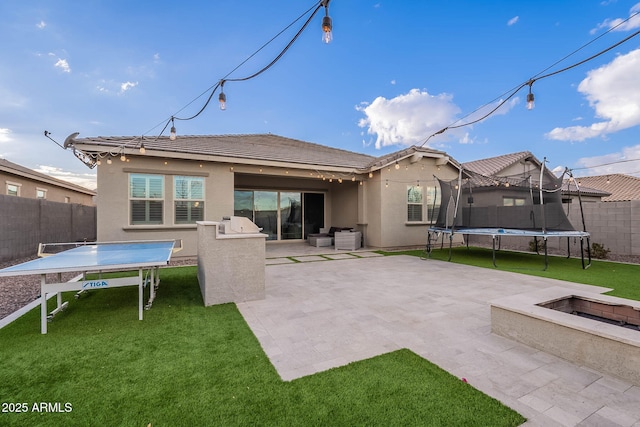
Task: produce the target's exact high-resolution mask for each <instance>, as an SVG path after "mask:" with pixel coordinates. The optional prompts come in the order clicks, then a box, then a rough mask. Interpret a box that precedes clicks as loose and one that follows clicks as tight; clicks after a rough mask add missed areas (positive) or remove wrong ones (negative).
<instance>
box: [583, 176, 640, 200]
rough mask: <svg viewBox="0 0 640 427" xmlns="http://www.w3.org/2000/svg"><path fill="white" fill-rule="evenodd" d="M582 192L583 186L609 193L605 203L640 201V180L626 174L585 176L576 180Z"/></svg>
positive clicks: (604, 198)
mask: <svg viewBox="0 0 640 427" xmlns="http://www.w3.org/2000/svg"><path fill="white" fill-rule="evenodd" d="M576 181H578V185H579V186H580V191H582V188H583V186H584V187H589V188H594V189H597V190H600V191H604V192H607V193H609V195H608V196H606V197H603V198H602V201H603V202H624V201H627V200H640V178H637V177H635V176H630V175H624V174H619V173H616V174H611V175H598V176H583V177H579V178H576Z"/></svg>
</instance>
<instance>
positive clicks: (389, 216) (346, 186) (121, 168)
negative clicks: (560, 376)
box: [65, 134, 460, 256]
mask: <svg viewBox="0 0 640 427" xmlns="http://www.w3.org/2000/svg"><path fill="white" fill-rule="evenodd" d="M65 146H67V147H70V148H72V149H73V150H76V152H80V153H82V154H83V155H84V158H85V159H86V162H85V163H87V164H88V165H89V166H91V167H93V166H97V170H98V173H97V176H98V187H99V188H100V191H99V192H98V195H97V205H98V214H97V224H98V226H97V227H98V228H97V236H98V240H102V241H110V240H143V239H163V238H171V239H182V240H183V245H184V249H183V251H182V252H181V254H182V255H184V256H192V255H195V254H196V250H197V233H196V224H195V223H196V221H201V220H210V221H219V220H221V219H222V218H223V217H226V216H232V215H235V216H245V217H248V218H250V219H251V220H252V221H254V222H255V223H256V224H257V225H258V226H259V227H262V228H263V233H266V234H268V238H267V240H268V241H270V242H272V243H276V242H285V241H304V240H305V239H306V238H307V236H308V235H309V234H310V233H316V232H318V231H319V230H320V228H324V227H330V226H337V227H351V228H353V229H356V230H359V231H361V232H362V235H363V240H364V243H365V244H366V245H367V246H369V247H379V248H389V247H400V246H422V245H424V244H425V242H426V235H427V229H428V227H429V225H430V224H431V219H432V218H433V217H434V215H433V212H434V209H437V208H438V207H439V203H440V200H439V192H438V191H437V181H436V178H435V177H439V178H441V179H453V178H455V177H457V176H458V174H459V169H460V165H459V164H458V163H457V162H455V161H454V160H453V159H451V158H450V157H449V156H448V155H447V154H446V153H444V152H442V151H437V150H432V149H429V148H422V147H415V146H413V147H409V148H406V149H404V150H400V151H397V152H395V153H391V154H388V155H385V156H381V157H373V156H369V155H366V154H361V153H355V152H351V151H346V150H341V149H337V148H332V147H327V146H323V145H319V144H315V143H310V142H305V141H299V140H295V139H291V138H286V137H282V136H277V135H272V134H258V135H220V136H178V137H176V138H175V139H172V138H171V137H163V136H161V137H158V138H150V139H146V138H145V139H142V138H139V137H90V138H77V135H76V134H73V135H70V136H69V138H67V141H66V142H65ZM272 243H270V244H272Z"/></svg>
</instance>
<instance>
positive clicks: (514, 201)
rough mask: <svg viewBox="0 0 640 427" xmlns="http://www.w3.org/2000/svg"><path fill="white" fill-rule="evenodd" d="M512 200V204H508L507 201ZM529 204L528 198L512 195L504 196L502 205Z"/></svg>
mask: <svg viewBox="0 0 640 427" xmlns="http://www.w3.org/2000/svg"><path fill="white" fill-rule="evenodd" d="M509 200H510V201H511V204H507V201H509ZM526 204H527V199H526V198H524V197H512V196H503V197H502V206H505V207H516V206H525V205H526Z"/></svg>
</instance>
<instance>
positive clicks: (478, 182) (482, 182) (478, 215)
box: [426, 162, 591, 270]
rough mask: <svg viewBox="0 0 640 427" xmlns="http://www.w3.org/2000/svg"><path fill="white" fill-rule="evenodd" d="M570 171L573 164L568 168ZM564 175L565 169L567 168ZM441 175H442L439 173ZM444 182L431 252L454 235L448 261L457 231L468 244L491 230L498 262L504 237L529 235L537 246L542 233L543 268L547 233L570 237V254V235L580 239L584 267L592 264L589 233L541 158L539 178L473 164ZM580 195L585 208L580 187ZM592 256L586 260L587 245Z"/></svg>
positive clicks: (429, 240) (430, 233) (559, 181)
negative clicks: (572, 215)
mask: <svg viewBox="0 0 640 427" xmlns="http://www.w3.org/2000/svg"><path fill="white" fill-rule="evenodd" d="M567 172H569V171H568V170H566V171H565V173H567ZM563 176H564V174H563ZM436 179H438V178H437V177H436ZM438 181H439V184H440V191H441V197H440V200H441V201H442V202H441V206H440V209H436V208H435V206H434V209H432V212H437V218H435V220H433V219H432V223H433V226H431V227H430V228H429V229H428V232H427V247H426V251H427V255H429V254H430V253H431V249H432V246H433V244H434V243H435V242H437V241H438V239H439V238H440V237H442V243H441V245H442V246H444V237H445V236H447V237H448V238H449V261H450V260H451V256H452V246H453V237H454V235H456V234H460V235H462V236H464V240H465V241H466V243H467V247H468V246H469V236H490V237H491V240H492V258H493V265H494V266H496V267H497V265H496V251H497V250H499V249H500V245H501V240H502V238H503V237H507V238H509V237H529V238H532V239H533V242H534V243H535V248H536V252H538V239H542V241H543V244H542V247H543V249H544V269H545V270H546V269H547V267H548V265H549V261H548V252H547V244H546V243H547V239H548V238H550V237H554V238H556V237H557V238H567V252H568V256H570V241H569V239H571V238H575V239H580V254H581V260H582V268H583V269H586V268H588V267H589V266H590V265H591V252H590V248H589V238H590V234H589V233H588V232H587V231H586V227H585V226H584V215H581V217H582V225H583V230H581V231H580V230H576V229H575V228H574V227H573V225H572V224H571V222H570V221H569V219H568V218H567V215H566V213H565V212H564V209H563V206H562V195H561V192H560V191H561V188H562V185H561V184H562V177H560V178H557V177H555V176H554V175H553V174H551V173H548V172H545V169H544V162H543V163H542V166H541V170H540V176H539V178H538V177H536V178H534V177H533V176H531V175H525V174H519V175H516V176H505V177H496V176H486V175H482V174H479V173H476V172H472V171H468V170H462V169H461V170H460V174H459V176H458V178H457V179H455V180H452V181H443V180H440V179H438ZM578 200H579V201H580V210H581V213H582V200H581V198H580V192H579V189H578ZM585 241H586V253H587V258H588V259H587V260H585V246H584V243H585Z"/></svg>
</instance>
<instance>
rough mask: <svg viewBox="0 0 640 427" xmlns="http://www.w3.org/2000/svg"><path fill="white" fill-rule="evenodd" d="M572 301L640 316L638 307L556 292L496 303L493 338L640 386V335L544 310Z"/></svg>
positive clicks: (596, 296) (633, 303) (591, 295)
mask: <svg viewBox="0 0 640 427" xmlns="http://www.w3.org/2000/svg"><path fill="white" fill-rule="evenodd" d="M572 296H579V297H582V298H587V299H591V300H601V301H604V302H606V303H609V304H620V305H629V306H632V307H634V309H636V310H640V302H638V301H631V300H626V299H622V298H617V297H612V296H609V295H599V294H595V293H590V292H583V291H577V290H574V289H566V288H562V287H552V288H547V289H543V290H539V291H535V292H531V293H526V294H518V295H512V296H509V297H505V298H501V299H498V300H494V301H491V332H493V333H494V334H497V335H501V336H503V337H506V338H510V339H513V340H515V341H518V342H521V343H523V344H526V345H528V346H531V347H533V348H536V349H538V350H542V351H545V352H547V353H550V354H553V355H556V356H559V357H561V358H563V359H566V360H569V361H571V362H573V363H575V364H578V365H580V366H587V367H589V368H592V369H595V370H597V371H600V372H603V373H607V374H610V375H613V376H616V377H618V378H621V379H624V380H626V381H629V382H631V383H632V384H634V385H636V386H640V331H637V330H636V331H634V330H631V329H626V328H622V327H620V326H615V325H610V324H607V323H603V322H599V321H597V320H592V319H586V318H583V317H579V316H575V315H572V314H569V313H563V312H561V311H556V310H553V309H550V308H545V307H541V306H540V305H539V304H541V303H547V302H549V301H553V300H556V299H560V298H566V297H572Z"/></svg>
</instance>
